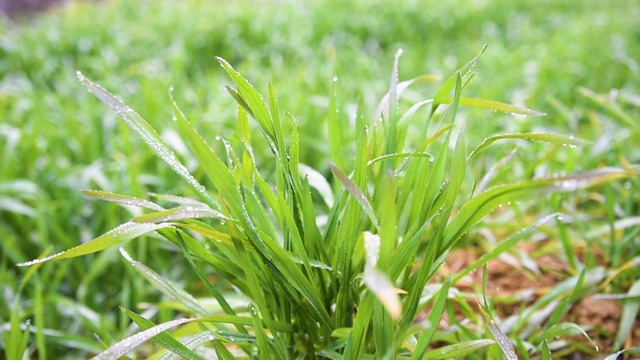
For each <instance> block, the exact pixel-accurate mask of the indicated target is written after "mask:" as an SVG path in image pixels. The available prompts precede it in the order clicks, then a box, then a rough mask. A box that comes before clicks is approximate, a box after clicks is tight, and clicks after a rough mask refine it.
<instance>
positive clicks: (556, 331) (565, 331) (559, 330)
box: [538, 322, 600, 352]
mask: <svg viewBox="0 0 640 360" xmlns="http://www.w3.org/2000/svg"><path fill="white" fill-rule="evenodd" d="M572 335H582V336H584V337H585V338H586V339H587V340H589V342H590V343H591V345H593V347H594V349H595V350H596V352H597V351H600V349H599V348H598V345H596V343H595V342H594V341H593V340H592V339H591V337H589V335H587V333H586V332H585V331H584V330H582V328H581V327H580V326H578V325H576V324H574V323H569V322H564V323H559V324H555V325H553V326H550V327H549V328H548V329H545V330H544V331H543V332H542V333H540V334H539V335H538V336H539V337H540V338H543V339H556V338H558V337H560V336H572Z"/></svg>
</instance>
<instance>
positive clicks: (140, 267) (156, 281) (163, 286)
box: [120, 248, 208, 315]
mask: <svg viewBox="0 0 640 360" xmlns="http://www.w3.org/2000/svg"><path fill="white" fill-rule="evenodd" d="M120 254H121V255H122V257H123V258H125V260H127V261H128V262H129V263H130V264H131V265H132V266H133V267H134V268H135V269H136V270H137V271H138V272H140V273H141V274H142V275H143V276H144V277H145V278H147V280H149V281H150V282H151V284H152V285H154V286H155V287H156V288H157V289H158V290H160V291H162V292H163V293H164V294H166V295H168V296H170V297H172V298H173V299H174V300H177V301H179V302H180V303H182V304H183V305H185V306H186V307H188V308H189V309H190V310H191V311H193V312H194V313H196V314H200V315H207V314H208V313H207V310H205V309H204V307H202V305H200V304H199V303H198V301H197V300H196V299H195V298H194V297H193V296H191V294H189V293H187V292H186V291H184V290H182V289H180V288H179V287H177V286H176V285H175V284H173V283H172V282H171V281H169V280H167V279H165V278H164V277H162V276H161V275H160V274H158V273H157V272H155V271H153V270H151V269H149V268H148V267H147V266H146V265H144V264H142V263H140V262H139V261H136V260H133V259H132V258H131V256H130V255H129V254H128V253H127V252H126V251H125V250H124V249H123V248H120Z"/></svg>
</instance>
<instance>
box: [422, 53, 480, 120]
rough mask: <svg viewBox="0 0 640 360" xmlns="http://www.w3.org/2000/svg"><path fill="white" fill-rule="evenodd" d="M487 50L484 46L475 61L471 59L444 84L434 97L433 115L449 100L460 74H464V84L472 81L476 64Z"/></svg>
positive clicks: (474, 58)
mask: <svg viewBox="0 0 640 360" xmlns="http://www.w3.org/2000/svg"><path fill="white" fill-rule="evenodd" d="M486 49H487V45H484V46H483V47H482V50H480V52H479V53H478V55H476V56H474V57H473V59H471V60H470V61H469V62H468V63H466V64H465V65H464V66H462V67H461V68H459V69H458V70H457V71H456V72H455V73H453V74H452V75H451V76H450V77H449V78H448V79H447V80H446V81H445V82H444V84H442V86H441V87H440V89H438V92H437V93H436V95H435V96H434V97H433V107H432V109H431V113H432V114H433V113H434V112H435V111H436V109H437V108H438V106H440V104H442V103H443V101H444V100H446V99H447V96H448V95H449V93H450V92H451V90H453V89H454V88H455V86H456V78H457V75H458V74H462V76H463V79H462V80H463V82H464V84H466V83H467V82H468V80H469V79H471V77H472V76H473V73H472V70H473V68H474V67H475V66H476V63H477V62H478V58H479V57H480V55H482V53H484V51H485V50H486Z"/></svg>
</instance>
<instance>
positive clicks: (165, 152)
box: [77, 72, 218, 209]
mask: <svg viewBox="0 0 640 360" xmlns="http://www.w3.org/2000/svg"><path fill="white" fill-rule="evenodd" d="M77 76H78V80H79V81H80V83H81V84H82V85H84V86H85V87H86V88H87V90H89V92H91V93H92V94H94V95H95V96H96V97H97V98H98V99H100V101H102V102H103V103H105V104H106V105H107V106H109V107H110V108H111V110H113V111H114V112H115V113H116V114H117V115H118V116H119V117H120V118H122V119H123V120H124V121H125V122H126V123H127V125H128V126H129V127H130V128H131V129H132V130H133V131H135V132H136V133H137V134H138V135H139V136H140V137H141V138H142V140H143V141H144V142H145V143H146V144H147V145H149V147H150V148H151V150H152V151H153V152H154V153H155V154H156V155H157V156H158V157H159V158H160V159H162V160H163V161H164V162H165V163H167V165H169V167H170V168H171V169H172V170H173V171H175V172H176V173H177V174H178V175H179V176H180V177H182V178H183V179H184V180H185V181H186V182H187V184H188V185H189V186H190V187H191V188H192V189H193V190H194V191H195V192H196V194H198V196H200V197H201V198H202V200H204V201H205V202H206V203H207V204H208V205H209V206H211V207H212V208H214V209H217V208H218V205H217V204H216V201H215V200H214V199H213V197H211V195H209V193H208V192H207V190H206V189H205V188H204V186H202V184H200V183H199V182H198V180H196V178H194V177H193V175H191V174H190V173H189V170H187V168H186V167H185V166H184V165H182V163H180V161H178V159H177V158H176V156H175V154H174V153H173V151H171V149H169V147H168V146H167V145H166V144H165V143H164V141H162V139H161V138H160V136H159V135H158V133H156V131H155V130H154V129H153V128H152V127H151V126H150V125H149V123H147V122H146V121H145V120H144V119H143V118H142V117H141V116H140V115H138V113H136V112H135V111H134V110H133V109H131V108H130V107H128V106H127V105H125V104H124V103H123V102H122V101H120V100H119V99H118V98H116V97H115V96H113V95H112V94H111V93H110V92H108V91H106V90H105V89H104V88H102V87H101V86H100V85H98V84H95V83H94V82H92V81H91V80H89V79H87V78H86V77H85V76H84V75H82V73H80V72H78V73H77Z"/></svg>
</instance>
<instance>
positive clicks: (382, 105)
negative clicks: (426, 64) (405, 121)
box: [374, 75, 441, 117]
mask: <svg viewBox="0 0 640 360" xmlns="http://www.w3.org/2000/svg"><path fill="white" fill-rule="evenodd" d="M440 79H441V78H440V76H437V75H421V76H418V77H415V78H413V79H409V80H405V81H401V82H399V83H397V85H396V86H395V89H396V90H395V92H396V98H400V97H401V96H402V93H403V92H404V91H405V90H406V89H408V88H409V86H411V85H413V84H415V83H417V82H436V81H440ZM390 95H391V92H390V91H389V92H387V93H386V94H384V96H383V97H382V99H381V100H380V102H379V103H378V107H377V108H376V111H375V112H374V115H375V116H380V115H383V114H384V116H387V117H388V112H389V98H390ZM431 102H433V100H431V99H429V100H425V103H431ZM422 105H424V104H422ZM416 110H417V109H416ZM413 111H414V112H415V110H413ZM403 117H404V116H403Z"/></svg>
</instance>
